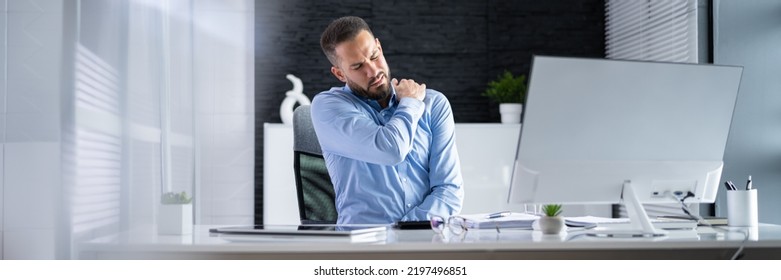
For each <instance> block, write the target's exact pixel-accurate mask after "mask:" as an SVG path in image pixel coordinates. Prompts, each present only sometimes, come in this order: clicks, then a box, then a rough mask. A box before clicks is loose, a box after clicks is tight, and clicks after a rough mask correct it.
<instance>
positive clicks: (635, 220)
mask: <svg viewBox="0 0 781 280" xmlns="http://www.w3.org/2000/svg"><path fill="white" fill-rule="evenodd" d="M621 201H622V202H623V203H624V205H625V206H626V212H627V215H628V216H629V226H630V227H629V229H610V225H608V226H606V227H602V226H600V227H601V228H597V229H594V230H590V231H589V232H587V233H586V234H587V235H588V236H593V237H608V238H611V237H612V238H656V237H663V236H666V235H667V232H666V231H664V230H659V229H656V228H654V225H653V224H651V219H649V218H648V213H646V212H645V209H644V208H643V205H642V204H641V203H640V199H638V198H637V193H635V189H634V188H633V187H632V182H631V181H629V180H627V181H624V187H623V190H622V191H621Z"/></svg>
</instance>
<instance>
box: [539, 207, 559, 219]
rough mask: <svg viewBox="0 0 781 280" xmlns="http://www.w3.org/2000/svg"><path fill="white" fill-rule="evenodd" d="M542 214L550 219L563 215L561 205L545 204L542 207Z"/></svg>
mask: <svg viewBox="0 0 781 280" xmlns="http://www.w3.org/2000/svg"><path fill="white" fill-rule="evenodd" d="M542 213H545V216H548V217H556V216H558V215H560V214H561V204H545V205H543V206H542Z"/></svg>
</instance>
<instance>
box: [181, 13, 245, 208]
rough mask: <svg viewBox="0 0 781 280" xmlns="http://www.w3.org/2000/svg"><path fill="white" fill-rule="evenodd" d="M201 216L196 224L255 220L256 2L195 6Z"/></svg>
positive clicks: (195, 71) (195, 65)
mask: <svg viewBox="0 0 781 280" xmlns="http://www.w3.org/2000/svg"><path fill="white" fill-rule="evenodd" d="M193 9H194V16H193V18H194V19H195V21H194V22H193V28H194V31H193V33H194V44H193V45H194V57H195V58H196V60H195V62H194V69H195V70H194V73H193V75H194V77H195V78H194V81H195V85H194V89H195V92H196V96H197V102H196V115H197V116H196V122H197V130H198V132H197V135H198V142H199V143H198V147H197V149H198V153H199V157H200V160H199V164H200V166H199V169H198V170H197V171H196V174H198V176H199V182H200V183H199V190H198V194H199V196H198V199H199V201H198V202H199V203H198V205H200V206H199V207H200V214H199V216H198V217H197V218H196V221H197V223H200V224H204V223H208V224H236V223H252V222H253V219H254V213H253V204H254V202H253V199H254V162H253V159H254V154H255V145H254V137H255V131H254V123H255V122H254V120H255V114H254V104H255V103H254V64H253V61H254V57H253V56H254V18H253V17H254V2H253V1H249V0H239V1H219V2H218V1H200V0H196V1H194V4H193Z"/></svg>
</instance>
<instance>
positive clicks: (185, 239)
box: [78, 224, 781, 260]
mask: <svg viewBox="0 0 781 280" xmlns="http://www.w3.org/2000/svg"><path fill="white" fill-rule="evenodd" d="M211 227H214V226H206V225H197V226H195V229H194V233H193V234H192V235H184V236H165V235H157V234H155V233H154V229H153V228H148V229H138V230H135V231H131V232H126V233H122V234H120V235H117V236H113V237H104V238H99V239H96V240H92V241H90V242H86V243H82V244H79V246H78V257H79V258H81V259H277V260H279V259H439V260H444V259H730V258H731V257H732V256H733V255H734V254H735V252H737V251H738V249H739V248H740V247H741V246H743V250H742V253H743V254H742V255H743V258H744V259H781V226H779V225H769V224H762V225H760V226H759V227H757V228H753V229H745V228H729V227H718V228H707V227H701V228H699V229H698V230H697V231H692V230H689V231H676V232H672V233H671V234H670V235H669V236H668V237H665V238H662V239H621V238H619V239H615V238H613V239H605V238H594V237H587V236H585V235H583V234H582V232H570V233H566V234H564V233H563V234H561V235H542V234H541V233H540V232H539V231H530V230H510V229H504V230H502V231H501V233H497V232H496V231H495V230H472V231H469V232H467V234H466V235H464V236H450V235H449V234H448V235H446V236H445V237H443V236H441V235H439V234H436V233H434V232H433V231H431V230H389V231H388V233H387V235H386V237H385V238H381V239H379V240H376V241H372V242H365V243H353V242H349V241H311V240H310V241H301V240H295V241H290V240H289V239H286V240H282V241H279V240H274V241H268V240H260V239H259V240H257V241H232V240H228V239H226V238H223V237H221V236H219V235H215V234H211V233H209V228H211ZM747 237H748V238H747Z"/></svg>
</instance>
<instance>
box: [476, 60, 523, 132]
mask: <svg viewBox="0 0 781 280" xmlns="http://www.w3.org/2000/svg"><path fill="white" fill-rule="evenodd" d="M483 96H486V97H488V98H490V99H491V100H493V101H495V102H496V103H499V113H500V114H502V123H520V122H521V112H523V102H524V99H525V98H526V75H519V76H514V75H513V74H512V73H510V71H507V70H505V71H504V73H502V75H499V77H497V79H496V80H493V81H491V82H489V83H488V89H486V90H485V92H484V93H483Z"/></svg>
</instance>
